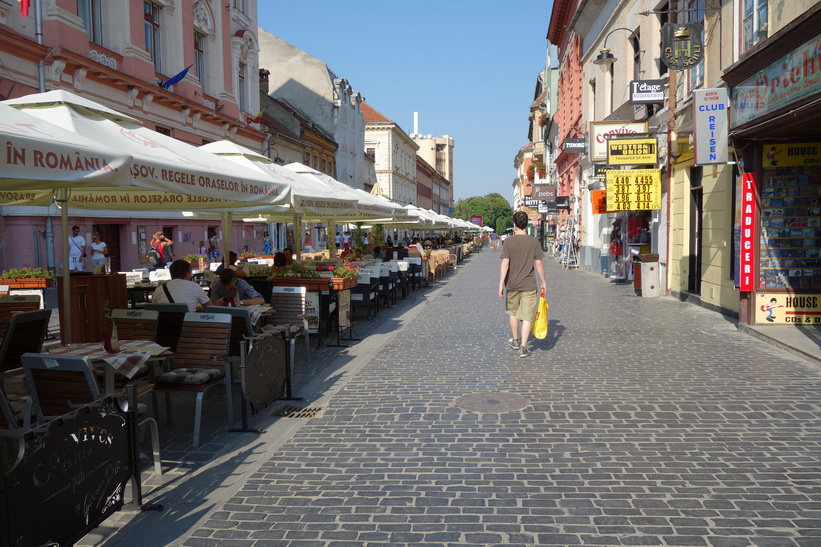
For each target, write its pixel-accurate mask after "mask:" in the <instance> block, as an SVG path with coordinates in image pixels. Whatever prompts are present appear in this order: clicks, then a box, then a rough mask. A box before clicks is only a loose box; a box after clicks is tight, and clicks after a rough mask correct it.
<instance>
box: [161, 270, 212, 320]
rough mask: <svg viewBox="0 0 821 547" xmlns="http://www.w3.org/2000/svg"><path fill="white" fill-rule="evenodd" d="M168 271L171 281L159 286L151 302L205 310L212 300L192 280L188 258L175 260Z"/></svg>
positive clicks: (193, 309)
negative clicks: (183, 305) (182, 305)
mask: <svg viewBox="0 0 821 547" xmlns="http://www.w3.org/2000/svg"><path fill="white" fill-rule="evenodd" d="M168 271H169V273H170V274H171V281H168V282H166V283H163V284H162V285H160V286H159V287H157V289H156V290H155V291H154V296H152V297H151V302H153V303H155V304H165V303H174V304H185V305H186V306H188V310H189V311H204V310H205V308H207V307H208V304H210V303H211V301H210V300H209V299H208V295H207V294H205V291H203V290H202V287H200V286H199V285H198V284H197V283H194V282H193V281H191V263H190V262H188V261H187V260H175V261H174V262H172V263H171V265H170V266H169V267H168ZM169 296H170V297H169Z"/></svg>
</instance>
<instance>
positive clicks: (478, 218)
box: [470, 215, 482, 226]
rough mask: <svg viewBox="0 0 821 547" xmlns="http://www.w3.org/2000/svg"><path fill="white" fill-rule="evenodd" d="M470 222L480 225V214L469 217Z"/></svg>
mask: <svg viewBox="0 0 821 547" xmlns="http://www.w3.org/2000/svg"><path fill="white" fill-rule="evenodd" d="M470 223H471V224H475V225H476V226H481V225H482V217H481V215H478V216H473V217H470Z"/></svg>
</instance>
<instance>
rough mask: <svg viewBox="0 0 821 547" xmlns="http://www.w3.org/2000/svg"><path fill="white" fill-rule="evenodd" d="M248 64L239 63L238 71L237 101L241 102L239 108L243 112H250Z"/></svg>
mask: <svg viewBox="0 0 821 547" xmlns="http://www.w3.org/2000/svg"><path fill="white" fill-rule="evenodd" d="M247 71H248V66H247V65H246V64H245V63H240V64H239V70H238V71H237V101H238V102H239V109H240V110H241V111H243V112H248V104H247V102H248V82H247V81H246V73H247Z"/></svg>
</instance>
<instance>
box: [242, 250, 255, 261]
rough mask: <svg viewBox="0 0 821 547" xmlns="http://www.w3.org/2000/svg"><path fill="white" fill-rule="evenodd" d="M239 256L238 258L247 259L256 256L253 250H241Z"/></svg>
mask: <svg viewBox="0 0 821 547" xmlns="http://www.w3.org/2000/svg"><path fill="white" fill-rule="evenodd" d="M239 256H240V258H245V259H248V258H254V257H256V256H257V253H255V252H254V251H242V254H240V255H239Z"/></svg>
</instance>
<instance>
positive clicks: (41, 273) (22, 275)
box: [0, 267, 54, 279]
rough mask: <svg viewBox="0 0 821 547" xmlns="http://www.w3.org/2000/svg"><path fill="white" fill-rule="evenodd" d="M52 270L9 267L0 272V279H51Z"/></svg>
mask: <svg viewBox="0 0 821 547" xmlns="http://www.w3.org/2000/svg"><path fill="white" fill-rule="evenodd" d="M53 278H54V272H52V271H50V270H46V269H44V268H28V267H23V268H9V269H8V270H4V271H2V272H0V279H53Z"/></svg>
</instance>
